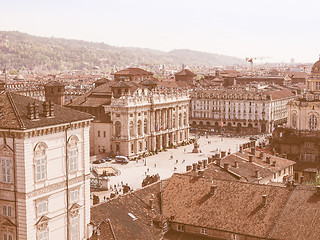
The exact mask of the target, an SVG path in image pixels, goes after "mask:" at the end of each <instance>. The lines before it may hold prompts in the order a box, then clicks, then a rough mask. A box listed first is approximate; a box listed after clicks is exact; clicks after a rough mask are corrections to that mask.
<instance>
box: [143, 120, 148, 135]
mask: <svg viewBox="0 0 320 240" xmlns="http://www.w3.org/2000/svg"><path fill="white" fill-rule="evenodd" d="M143 129H144V134H147V133H148V120H147V119H145V120H144V122H143Z"/></svg>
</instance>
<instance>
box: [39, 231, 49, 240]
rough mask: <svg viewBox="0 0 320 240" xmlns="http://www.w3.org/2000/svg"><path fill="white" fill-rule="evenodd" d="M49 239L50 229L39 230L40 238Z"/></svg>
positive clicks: (42, 239)
mask: <svg viewBox="0 0 320 240" xmlns="http://www.w3.org/2000/svg"><path fill="white" fill-rule="evenodd" d="M47 239H48V229H43V230H42V231H40V230H38V240H47Z"/></svg>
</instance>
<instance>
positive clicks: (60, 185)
mask: <svg viewBox="0 0 320 240" xmlns="http://www.w3.org/2000/svg"><path fill="white" fill-rule="evenodd" d="M88 179H90V175H89V174H87V175H85V180H88ZM82 181H83V175H82V176H79V177H76V178H71V179H70V180H69V185H74V184H77V183H79V182H82ZM64 187H66V181H65V180H63V181H61V182H58V183H54V184H51V185H48V186H46V187H43V188H40V189H37V190H34V191H32V192H28V193H27V194H26V198H27V199H28V198H34V197H37V196H39V195H42V194H45V193H49V192H52V191H55V190H58V189H61V188H64Z"/></svg>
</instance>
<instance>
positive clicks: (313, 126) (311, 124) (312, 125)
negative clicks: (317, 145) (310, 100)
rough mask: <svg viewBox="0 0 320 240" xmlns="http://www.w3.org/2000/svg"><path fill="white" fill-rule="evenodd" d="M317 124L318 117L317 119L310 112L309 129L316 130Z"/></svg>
mask: <svg viewBox="0 0 320 240" xmlns="http://www.w3.org/2000/svg"><path fill="white" fill-rule="evenodd" d="M317 125H318V119H317V117H316V115H314V114H311V115H310V116H309V129H310V130H316V129H317Z"/></svg>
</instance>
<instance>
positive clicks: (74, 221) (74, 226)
mask: <svg viewBox="0 0 320 240" xmlns="http://www.w3.org/2000/svg"><path fill="white" fill-rule="evenodd" d="M70 228H71V229H70V230H71V231H70V233H71V240H79V239H80V233H79V216H75V217H72V218H71V219H70Z"/></svg>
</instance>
